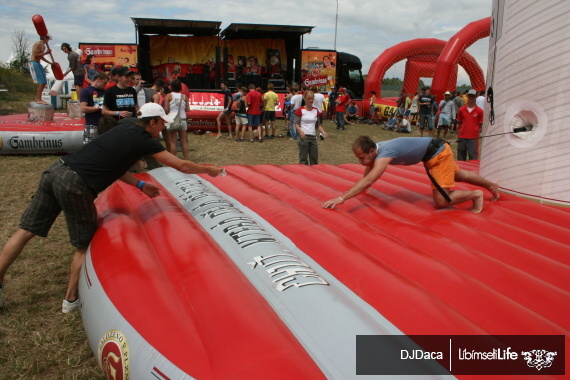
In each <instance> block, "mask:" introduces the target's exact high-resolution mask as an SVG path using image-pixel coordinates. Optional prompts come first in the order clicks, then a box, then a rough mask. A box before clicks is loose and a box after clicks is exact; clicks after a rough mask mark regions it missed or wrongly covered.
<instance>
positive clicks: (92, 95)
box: [79, 86, 105, 125]
mask: <svg viewBox="0 0 570 380" xmlns="http://www.w3.org/2000/svg"><path fill="white" fill-rule="evenodd" d="M104 96H105V89H102V88H95V87H93V86H87V87H85V88H84V89H83V90H81V96H80V98H79V101H80V102H82V103H83V102H86V103H87V106H89V107H97V106H99V104H100V103H102V102H103V97H104ZM100 118H101V110H98V111H95V112H86V113H85V125H97V124H98V123H99V119H100Z"/></svg>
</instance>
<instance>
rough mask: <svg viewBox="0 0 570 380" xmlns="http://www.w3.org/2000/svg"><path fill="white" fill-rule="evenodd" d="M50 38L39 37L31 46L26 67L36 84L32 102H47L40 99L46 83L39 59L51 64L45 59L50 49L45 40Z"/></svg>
mask: <svg viewBox="0 0 570 380" xmlns="http://www.w3.org/2000/svg"><path fill="white" fill-rule="evenodd" d="M49 40H50V37H49V36H44V37H41V38H40V40H39V41H38V42H36V43H34V45H33V46H32V54H31V57H30V61H29V62H28V68H29V70H30V74H31V75H32V79H33V81H34V83H35V84H36V98H35V99H34V102H36V103H38V104H48V103H47V102H46V101H44V100H43V99H42V93H43V91H44V88H46V85H47V78H46V72H45V71H44V68H43V67H42V65H41V63H40V62H41V61H44V62H46V63H47V64H48V65H52V64H53V62H50V61H48V60H47V59H46V57H45V56H46V55H48V54H50V53H51V50H50V49H48V47H47V45H46V42H47V41H49Z"/></svg>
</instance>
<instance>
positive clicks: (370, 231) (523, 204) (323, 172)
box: [80, 162, 570, 380]
mask: <svg viewBox="0 0 570 380" xmlns="http://www.w3.org/2000/svg"><path fill="white" fill-rule="evenodd" d="M461 165H462V167H463V168H468V169H470V170H476V169H477V163H473V162H469V163H461ZM226 169H227V171H228V175H227V176H225V177H222V178H220V177H217V178H211V177H208V176H196V175H185V174H182V173H179V172H177V171H175V170H173V169H170V168H160V169H155V170H152V171H150V172H149V173H145V174H143V175H140V178H142V179H144V180H145V181H147V182H152V183H155V184H157V185H158V186H160V188H161V195H160V196H159V197H157V198H153V199H151V198H148V197H147V196H145V195H144V194H142V193H140V191H139V190H138V189H136V188H135V187H133V186H128V185H125V184H124V183H122V182H117V183H115V184H114V185H113V186H112V187H110V188H109V189H107V190H106V191H105V192H103V193H102V194H101V195H100V197H99V198H98V199H97V202H96V204H97V208H98V214H99V218H100V228H99V229H98V230H97V232H96V234H95V237H94V239H93V241H92V243H91V245H90V247H89V253H88V255H87V260H86V263H85V265H84V268H83V272H82V279H81V281H80V295H81V300H82V306H81V307H82V315H83V321H84V326H85V329H86V332H87V336H88V340H89V344H90V346H91V348H92V349H93V352H94V354H95V356H96V358H97V360H98V361H99V363H100V365H101V367H102V368H103V370H104V371H105V373H107V374H114V377H112V378H114V379H125V378H127V377H130V378H132V379H145V378H158V379H168V378H170V379H190V378H197V379H269V378H270V379H311V380H313V379H325V378H328V379H355V378H362V376H357V375H356V370H357V365H356V358H357V343H356V337H357V336H359V335H372V336H388V335H401V334H407V335H437V334H457V335H466V334H474V335H484V334H492V335H510V334H515V335H516V334H528V335H538V334H554V335H559V336H560V335H562V338H561V340H562V341H563V342H564V340H565V341H566V345H567V343H568V336H570V335H569V334H568V333H569V330H570V324H569V319H568V315H569V314H570V295H569V294H570V284H569V283H568V281H567V279H568V266H569V265H570V258H569V257H568V252H569V251H570V233H569V232H570V212H569V211H568V210H566V209H560V208H556V207H552V206H545V205H540V204H537V203H535V202H530V201H528V200H525V199H521V198H519V197H516V196H511V195H508V194H506V195H504V197H503V198H501V200H500V201H498V202H491V201H490V200H489V199H490V197H491V196H490V194H486V197H485V209H484V210H483V212H482V213H481V214H478V215H476V214H473V213H471V212H469V211H467V210H465V209H463V207H462V208H455V207H453V208H448V209H442V210H436V209H435V208H434V206H433V201H432V195H431V189H430V185H429V179H428V178H427V176H426V175H425V170H424V168H423V166H421V165H416V166H412V167H390V168H389V169H388V171H387V172H386V173H385V174H384V176H383V177H382V181H378V182H377V183H375V184H374V185H373V186H372V187H371V188H370V189H369V190H368V191H367V192H366V193H365V194H361V195H360V196H358V197H356V198H353V199H350V200H349V201H347V202H345V203H344V204H342V205H340V206H338V207H337V208H336V209H334V210H326V209H322V208H321V207H320V205H321V203H322V201H323V200H326V199H330V198H332V197H334V196H336V195H338V194H339V193H340V192H342V191H344V190H346V189H348V188H349V187H350V186H351V185H352V184H353V183H354V182H355V181H356V180H358V179H359V178H361V177H362V171H363V168H362V166H358V165H354V164H347V165H342V166H331V165H317V166H312V167H308V166H304V165H287V166H282V167H279V166H274V165H259V166H255V167H246V166H228V167H227V168H226ZM461 187H462V188H465V187H463V185H462V186H461ZM464 206H465V208H468V207H469V205H464ZM564 335H566V338H564V337H563V336H564ZM501 339H502V338H498V340H501ZM533 339H534V338H533ZM446 347H447V343H446ZM398 352H399V351H398ZM427 362H428V361H426V362H422V363H421V364H422V365H424V363H426V364H425V365H426V366H427V365H428V364H427ZM517 363H518V364H520V366H522V368H526V364H525V362H524V360H522V357H521V358H520V360H519V361H518V362H517ZM560 363H562V364H563V363H566V366H568V359H567V358H566V359H564V355H563V354H562V352H560V356H559V357H557V358H556V360H555V362H554V364H555V365H556V366H560V365H561V364H560ZM443 364H445V363H443ZM409 365H411V364H409V363H406V366H409ZM553 367H554V366H553ZM558 368H560V367H558ZM553 369H554V368H550V369H542V370H541V372H540V373H538V372H537V370H536V369H534V368H532V371H534V372H532V373H531V374H545V373H551V374H552V372H548V371H549V370H553ZM434 373H435V374H440V373H441V372H439V371H435V372H430V374H434ZM444 373H445V372H444ZM434 377H437V376H434ZM109 378H111V377H109ZM364 378H367V377H364ZM408 378H410V377H409V376H408ZM497 378H500V377H497Z"/></svg>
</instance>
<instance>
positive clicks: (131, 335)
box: [79, 249, 194, 380]
mask: <svg viewBox="0 0 570 380" xmlns="http://www.w3.org/2000/svg"><path fill="white" fill-rule="evenodd" d="M82 272H83V279H82V281H80V282H79V294H81V309H82V310H81V315H82V318H83V325H84V326H89V328H88V329H85V331H86V333H87V339H88V341H89V346H90V347H91V348H92V349H93V351H94V352H93V353H94V355H95V357H96V358H97V361H98V362H99V366H101V356H100V355H99V352H97V347H99V345H100V342H101V340H102V339H103V338H102V337H105V336H106V335H107V334H109V332H110V331H119V332H120V333H121V334H122V335H124V336H125V337H128V340H127V342H128V350H126V351H125V352H126V355H128V356H127V358H128V363H126V364H127V365H128V377H126V378H130V379H153V378H159V379H168V378H170V379H177V380H178V379H180V380H193V379H194V378H193V377H192V376H190V375H188V374H186V373H184V372H183V371H182V370H180V368H178V367H177V366H176V365H174V364H173V363H172V362H171V361H169V360H168V359H167V358H166V357H165V356H163V355H162V354H161V353H160V352H159V351H157V350H156V349H155V348H154V347H153V346H152V345H150V344H149V343H148V341H146V340H145V339H144V338H143V337H142V336H141V335H140V333H139V332H138V331H137V330H136V329H135V328H134V327H133V326H132V325H131V324H130V323H129V322H128V321H127V320H126V319H125V318H124V317H123V316H122V315H121V313H119V311H118V310H117V308H116V307H115V305H114V304H113V302H111V300H110V299H109V297H108V296H107V293H105V291H104V290H103V287H102V286H101V283H100V282H99V278H98V276H97V273H96V272H95V269H94V268H93V262H92V261H91V252H90V249H89V250H88V251H87V257H86V258H85V263H84V264H83V268H82ZM101 316H105V318H102V317H101ZM130 358H133V360H134V362H133V363H131V360H130ZM123 359H125V358H123ZM157 375H160V376H161V377H158V376H157Z"/></svg>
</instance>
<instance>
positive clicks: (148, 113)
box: [139, 103, 174, 123]
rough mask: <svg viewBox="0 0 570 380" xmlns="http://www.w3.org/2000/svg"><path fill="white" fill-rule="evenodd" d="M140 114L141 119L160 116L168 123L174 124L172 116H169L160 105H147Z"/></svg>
mask: <svg viewBox="0 0 570 380" xmlns="http://www.w3.org/2000/svg"><path fill="white" fill-rule="evenodd" d="M139 112H140V115H139V119H141V118H143V117H156V116H160V117H161V118H162V119H163V120H164V121H166V122H167V123H172V122H173V121H174V119H173V118H172V116H168V115H167V114H166V112H164V108H162V106H161V105H160V104H158V103H146V104H145V105H143V106H142V107H141V109H140V110H139Z"/></svg>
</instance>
